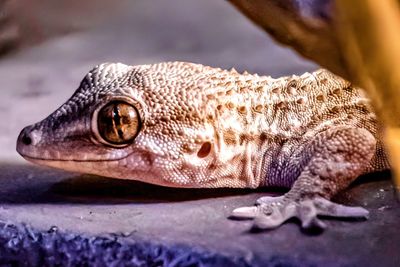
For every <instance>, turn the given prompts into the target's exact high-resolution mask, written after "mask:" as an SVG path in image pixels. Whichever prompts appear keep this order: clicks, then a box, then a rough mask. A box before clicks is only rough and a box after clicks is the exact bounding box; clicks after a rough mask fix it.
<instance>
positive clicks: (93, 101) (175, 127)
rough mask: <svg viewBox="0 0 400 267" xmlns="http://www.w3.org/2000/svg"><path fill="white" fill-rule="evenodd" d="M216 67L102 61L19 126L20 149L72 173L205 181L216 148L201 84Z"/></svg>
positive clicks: (211, 176) (212, 171)
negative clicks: (47, 111) (42, 114)
mask: <svg viewBox="0 0 400 267" xmlns="http://www.w3.org/2000/svg"><path fill="white" fill-rule="evenodd" d="M220 71H221V70H220V69H214V68H210V67H205V66H202V65H197V64H191V63H182V62H173V63H160V64H155V65H141V66H127V65H124V64H120V63H118V64H111V63H105V64H101V65H99V66H97V67H95V68H94V69H92V70H91V71H90V72H89V73H88V74H87V75H86V76H85V77H84V79H83V80H82V82H81V84H80V86H79V88H78V89H77V90H76V91H75V93H74V94H73V96H72V97H71V98H70V99H69V100H68V101H67V102H65V103H64V104H63V105H62V106H61V107H60V108H58V109H57V110H56V111H55V112H53V113H52V114H51V115H49V116H48V117H47V118H46V119H44V120H43V121H41V122H39V123H36V124H34V125H31V126H28V127H26V128H24V129H23V130H22V132H21V134H20V136H19V138H18V141H17V151H18V152H19V153H20V154H21V155H22V156H23V157H24V158H25V159H27V160H29V161H32V162H34V163H38V164H42V165H48V166H52V167H56V168H61V169H65V170H70V171H76V172H82V173H91V174H98V175H103V176H108V177H114V178H122V179H133V180H140V181H145V182H149V183H154V184H160V185H166V186H178V187H186V186H188V187H189V186H198V187H202V186H210V184H211V183H213V180H215V179H216V176H218V175H222V174H216V169H218V168H217V165H218V163H217V158H218V156H217V153H219V152H218V151H217V149H216V146H215V141H214V138H215V129H214V127H213V123H211V121H212V120H213V118H212V116H211V115H210V114H212V112H214V111H215V107H214V106H213V105H209V104H207V101H208V99H207V95H206V93H205V92H206V91H207V88H206V87H210V86H211V87H212V78H211V77H212V76H214V75H213V73H216V72H220Z"/></svg>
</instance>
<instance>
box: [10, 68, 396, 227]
mask: <svg viewBox="0 0 400 267" xmlns="http://www.w3.org/2000/svg"><path fill="white" fill-rule="evenodd" d="M131 111H134V113H130V112H131ZM127 114H129V115H127ZM123 115H124V116H129V118H130V119H127V120H124V122H122V120H121V116H123ZM99 116H100V120H99ZM135 116H137V117H135ZM102 117H105V118H106V119H105V123H103V121H102V120H101V118H102ZM131 118H133V120H132V119H131ZM136 119H137V121H136ZM107 121H109V122H110V124H107ZM99 122H100V123H99ZM139 125H140V127H139ZM380 129H381V127H380V125H379V124H378V122H377V121H376V116H375V115H374V113H373V112H372V110H371V106H370V105H369V101H368V99H366V98H365V96H364V94H363V91H362V90H360V89H358V88H355V87H352V86H351V84H350V83H349V82H347V81H345V80H343V79H341V78H339V77H337V76H335V75H333V74H331V73H330V72H328V71H325V70H319V71H316V72H314V73H306V74H303V75H302V76H290V77H282V78H278V79H273V78H271V77H268V76H258V75H256V74H255V75H252V74H248V73H243V74H240V73H238V72H236V71H235V70H231V71H226V70H221V69H218V68H211V67H207V66H202V65H198V64H192V63H184V62H168V63H160V64H155V65H142V66H127V65H123V64H108V63H106V64H102V65H100V66H98V67H96V68H94V69H93V70H92V71H91V72H89V74H88V75H87V76H86V77H85V78H84V80H83V81H82V83H81V85H80V87H79V88H78V90H77V91H76V92H75V94H74V95H73V96H72V97H71V99H70V100H68V101H67V102H66V103H65V104H64V105H63V106H61V107H60V108H59V109H58V110H57V111H55V112H54V113H53V114H51V115H50V116H49V117H48V118H46V119H45V120H43V121H42V122H40V123H37V124H35V125H32V126H29V127H27V128H25V129H24V130H23V132H22V133H21V136H20V138H19V142H18V146H17V149H18V151H19V152H20V153H21V154H22V155H23V156H24V157H26V158H27V159H28V160H32V161H35V162H38V163H40V164H45V165H49V166H54V167H58V168H63V169H67V170H73V171H79V172H87V173H93V174H99V175H105V176H109V177H115V178H123V179H133V180H140V181H144V182H149V183H155V184H160V185H164V186H173V187H250V188H256V187H259V186H285V187H292V189H291V190H290V191H289V192H288V193H287V194H286V195H285V197H281V198H279V199H276V200H274V201H271V200H270V199H269V200H267V201H266V200H265V199H264V200H261V202H262V204H260V205H259V206H258V207H262V208H261V209H260V208H247V209H244V210H243V209H239V210H237V211H236V213H235V214H234V215H235V216H239V217H256V218H257V219H256V221H255V222H256V225H257V226H258V227H260V228H272V227H276V226H278V225H280V224H281V223H283V222H284V221H285V220H286V219H288V218H290V217H293V216H296V217H299V216H300V217H301V216H303V217H304V215H301V214H304V207H307V210H309V209H310V208H309V206H310V205H311V207H313V208H312V209H317V210H318V211H319V212H320V213H328V210H331V211H332V210H335V212H334V213H333V214H328V215H331V216H356V217H358V216H365V215H366V211H365V210H364V209H361V208H350V207H343V206H340V207H339V208H338V205H337V204H334V203H331V202H329V201H328V200H327V199H329V198H330V197H331V196H333V195H335V194H336V193H337V192H338V191H339V190H342V189H344V188H346V187H347V185H349V184H350V183H351V181H353V180H354V179H355V178H356V177H358V176H359V175H361V174H363V173H366V172H370V171H377V170H383V169H386V168H388V167H389V165H388V163H387V159H386V155H385V152H384V150H383V148H382V145H381V142H380V137H381V130H380ZM135 131H137V132H135ZM27 138H29V139H30V140H31V142H30V144H27V142H24V140H25V141H26V139H27ZM321 199H323V200H321ZM321 201H322V202H321ZM324 201H326V202H324ZM321 203H323V204H321ZM328 203H329V204H328ZM332 205H333V206H332ZM276 207H279V209H277V208H276ZM293 207H295V208H293ZM324 207H325V210H324ZM332 207H335V209H332ZM269 209H272V210H277V211H276V212H277V214H280V215H279V216H275V217H274V216H272V217H271V214H270V210H269ZM312 209H311V210H312ZM354 209H355V210H354ZM265 210H268V212H267V213H266V212H265ZM331 213H332V212H331ZM338 213H340V214H338ZM316 215H317V212H315V214H314V215H313V216H311V215H310V216H311V217H309V216H306V217H304V218H300V219H301V220H302V222H303V227H310V226H312V225H314V224H315V225H318V226H320V227H322V226H323V224H322V222H320V221H319V220H318V219H317V218H316Z"/></svg>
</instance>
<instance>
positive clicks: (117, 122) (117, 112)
mask: <svg viewBox="0 0 400 267" xmlns="http://www.w3.org/2000/svg"><path fill="white" fill-rule="evenodd" d="M113 119H114V123H115V128H116V130H117V133H118V137H119V138H121V139H122V140H123V139H124V132H123V131H122V129H121V128H122V127H121V114H120V109H119V106H118V104H116V105H114V108H113Z"/></svg>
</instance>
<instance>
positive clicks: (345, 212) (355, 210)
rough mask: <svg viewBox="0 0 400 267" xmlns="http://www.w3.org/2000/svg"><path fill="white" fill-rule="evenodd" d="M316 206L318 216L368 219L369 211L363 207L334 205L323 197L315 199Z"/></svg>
mask: <svg viewBox="0 0 400 267" xmlns="http://www.w3.org/2000/svg"><path fill="white" fill-rule="evenodd" d="M314 204H315V206H316V207H317V208H318V214H319V215H322V216H329V217H341V218H368V215H369V211H368V210H366V209H364V208H362V207H347V206H344V205H341V204H336V203H333V202H331V201H329V200H327V199H324V198H322V197H318V198H315V199H314Z"/></svg>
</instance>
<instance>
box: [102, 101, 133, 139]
mask: <svg viewBox="0 0 400 267" xmlns="http://www.w3.org/2000/svg"><path fill="white" fill-rule="evenodd" d="M97 127H98V132H99V134H100V136H101V137H102V138H103V139H104V140H105V141H106V142H108V143H110V144H115V145H123V144H128V143H130V142H132V141H133V139H134V138H135V137H136V135H137V133H138V132H139V128H140V117H139V113H138V111H137V109H136V108H135V107H134V106H132V105H130V104H127V103H125V102H122V101H113V102H110V103H109V104H107V105H106V106H104V107H103V108H102V109H101V110H100V111H99V113H98V115H97Z"/></svg>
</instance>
